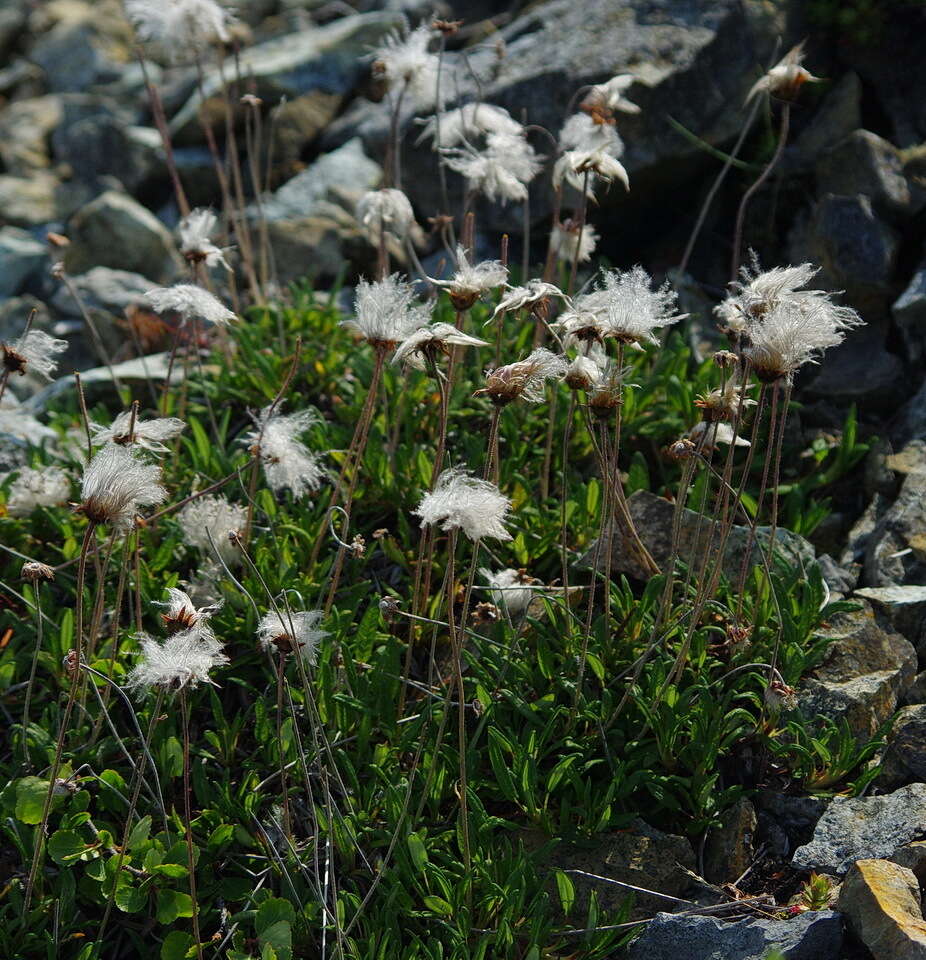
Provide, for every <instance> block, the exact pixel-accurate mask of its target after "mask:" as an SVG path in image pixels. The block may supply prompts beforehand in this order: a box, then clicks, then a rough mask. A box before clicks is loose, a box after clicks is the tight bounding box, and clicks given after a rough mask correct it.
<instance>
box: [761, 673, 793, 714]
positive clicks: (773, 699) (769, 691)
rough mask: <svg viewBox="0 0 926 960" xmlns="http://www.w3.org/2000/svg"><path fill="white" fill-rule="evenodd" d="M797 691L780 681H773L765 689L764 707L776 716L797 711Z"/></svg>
mask: <svg viewBox="0 0 926 960" xmlns="http://www.w3.org/2000/svg"><path fill="white" fill-rule="evenodd" d="M797 703H798V700H797V691H796V690H795V689H794V687H789V686H788V685H787V684H786V683H784V682H783V681H781V680H773V681H772V682H771V683H770V684H769V685H768V686H767V687H766V688H765V706H766V708H767V709H768V711H769V713H772V714H775V715H776V716H777V715H778V714H779V713H781V712H782V711H784V712H786V713H787V712H789V711H791V710H796V709H797Z"/></svg>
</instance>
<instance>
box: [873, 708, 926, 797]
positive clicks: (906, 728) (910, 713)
mask: <svg viewBox="0 0 926 960" xmlns="http://www.w3.org/2000/svg"><path fill="white" fill-rule="evenodd" d="M914 781H920V782H922V781H926V704H917V705H915V706H910V707H904V708H903V709H902V710H901V711H900V712H899V713H898V714H897V716H896V717H895V718H894V723H893V726H892V727H891V732H890V735H889V736H888V740H887V748H886V749H885V751H884V759H883V761H882V766H881V772H880V773H879V774H878V783H879V785H882V786H884V787H885V788H886V789H888V790H893V789H896V788H897V787H902V786H906V784H908V783H912V782H914Z"/></svg>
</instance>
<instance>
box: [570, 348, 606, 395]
mask: <svg viewBox="0 0 926 960" xmlns="http://www.w3.org/2000/svg"><path fill="white" fill-rule="evenodd" d="M600 379H601V364H600V363H599V362H598V360H597V359H596V358H595V357H593V356H588V357H585V356H581V355H580V356H578V357H576V358H575V359H574V360H572V361H571V363H570V364H569V366H568V367H567V369H566V375H565V376H564V377H563V380H565V382H566V386H567V387H569V388H570V389H571V390H591V389H592V388H593V387H594V386H595V385H596V384H597V383H598V381H599V380H600Z"/></svg>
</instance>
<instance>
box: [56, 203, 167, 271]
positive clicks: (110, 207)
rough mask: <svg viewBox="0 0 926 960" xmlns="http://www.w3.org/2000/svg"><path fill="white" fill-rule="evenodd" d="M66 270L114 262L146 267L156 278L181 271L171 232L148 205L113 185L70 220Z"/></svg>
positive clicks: (140, 268) (136, 268)
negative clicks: (142, 203)
mask: <svg viewBox="0 0 926 960" xmlns="http://www.w3.org/2000/svg"><path fill="white" fill-rule="evenodd" d="M68 236H69V238H70V240H71V244H70V246H69V247H68V248H67V250H66V253H65V260H64V262H65V267H66V268H67V270H68V273H71V274H79V273H85V272H86V271H87V270H89V269H91V268H93V267H110V268H112V269H114V270H127V271H129V272H131V273H141V272H142V271H144V272H145V274H146V275H148V276H150V277H151V278H152V279H154V280H157V281H165V280H168V279H170V278H172V277H174V276H176V274H177V273H178V272H179V270H180V261H179V257H178V256H177V254H176V253H175V252H174V244H173V239H172V237H171V235H170V231H169V230H168V229H167V228H166V227H165V226H164V224H162V223H161V221H160V220H158V218H157V217H156V216H155V215H154V214H153V213H151V211H150V210H148V209H146V208H145V207H143V206H142V205H141V204H140V203H137V202H136V201H135V200H133V199H132V198H131V197H129V196H128V195H127V194H124V193H117V192H116V191H114V190H109V191H107V192H106V193H102V194H100V196H99V197H97V198H96V200H94V201H93V202H92V203H89V204H88V205H87V206H86V207H83V208H82V209H81V210H79V211H78V212H77V213H76V214H75V215H74V217H73V218H72V220H71V222H70V224H69V225H68Z"/></svg>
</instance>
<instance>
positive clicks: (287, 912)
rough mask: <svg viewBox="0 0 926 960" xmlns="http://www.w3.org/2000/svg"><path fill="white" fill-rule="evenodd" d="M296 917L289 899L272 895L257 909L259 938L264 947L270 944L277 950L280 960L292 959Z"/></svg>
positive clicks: (256, 920) (256, 919) (256, 923)
mask: <svg viewBox="0 0 926 960" xmlns="http://www.w3.org/2000/svg"><path fill="white" fill-rule="evenodd" d="M295 919H296V911H295V910H294V909H293V905H292V904H291V903H290V902H289V901H288V900H283V899H282V898H280V897H271V898H270V899H269V900H265V901H264V902H263V903H262V904H261V905H260V907H259V908H258V910H257V917H256V918H255V921H254V923H255V927H256V929H257V939H258V941H259V942H260V945H261V947H262V948H263V946H264V944H270V946H272V947H273V949H274V951H275V952H276V956H277V958H278V960H292V955H293V930H292V926H291V924H292V922H293V920H295Z"/></svg>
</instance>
